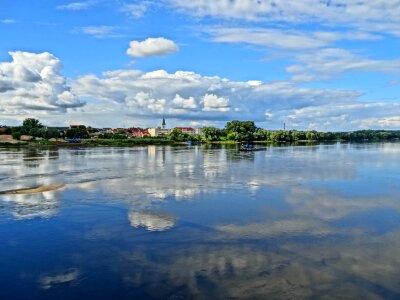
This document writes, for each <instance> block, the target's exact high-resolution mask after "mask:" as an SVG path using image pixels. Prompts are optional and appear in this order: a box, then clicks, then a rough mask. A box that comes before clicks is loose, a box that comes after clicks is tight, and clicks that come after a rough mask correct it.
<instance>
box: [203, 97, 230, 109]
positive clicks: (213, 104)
mask: <svg viewBox="0 0 400 300" xmlns="http://www.w3.org/2000/svg"><path fill="white" fill-rule="evenodd" d="M203 103H204V108H203V110H204V111H221V112H226V111H229V110H230V107H229V99H227V98H224V97H218V96H217V95H214V94H206V95H204V98H203Z"/></svg>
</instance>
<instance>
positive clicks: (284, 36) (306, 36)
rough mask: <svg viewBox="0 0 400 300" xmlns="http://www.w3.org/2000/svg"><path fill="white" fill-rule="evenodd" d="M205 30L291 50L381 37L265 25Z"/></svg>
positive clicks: (220, 38) (218, 38)
mask: <svg viewBox="0 0 400 300" xmlns="http://www.w3.org/2000/svg"><path fill="white" fill-rule="evenodd" d="M204 31H205V32H206V33H208V34H209V35H211V38H212V40H213V41H215V42H220V43H245V44H250V45H256V46H262V47H267V48H283V49H288V50H298V49H315V48H321V47H325V46H328V45H330V44H332V43H333V42H336V41H339V40H376V39H378V38H379V37H378V36H376V35H372V34H368V33H365V32H358V31H357V32H334V31H315V32H313V31H311V32H305V31H299V30H288V29H281V28H262V27H250V28H249V27H221V26H219V27H206V28H204Z"/></svg>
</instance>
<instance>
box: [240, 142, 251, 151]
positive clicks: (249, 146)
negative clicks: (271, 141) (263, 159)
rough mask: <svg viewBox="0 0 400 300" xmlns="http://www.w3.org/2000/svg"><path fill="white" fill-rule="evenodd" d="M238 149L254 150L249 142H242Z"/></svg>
mask: <svg viewBox="0 0 400 300" xmlns="http://www.w3.org/2000/svg"><path fill="white" fill-rule="evenodd" d="M239 150H240V151H254V150H255V148H254V145H253V144H251V143H243V144H241V145H240V149H239Z"/></svg>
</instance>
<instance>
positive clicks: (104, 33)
mask: <svg viewBox="0 0 400 300" xmlns="http://www.w3.org/2000/svg"><path fill="white" fill-rule="evenodd" d="M116 29H117V28H116V27H113V26H104V25H103V26H86V27H82V28H81V29H80V31H81V32H82V33H84V34H88V35H91V36H93V37H95V38H99V39H101V38H116V37H121V36H122V35H121V34H118V33H116V32H115V30H116Z"/></svg>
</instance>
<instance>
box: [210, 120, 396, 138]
mask: <svg viewBox="0 0 400 300" xmlns="http://www.w3.org/2000/svg"><path fill="white" fill-rule="evenodd" d="M202 138H203V139H204V140H206V141H209V142H212V141H268V142H300V141H315V142H328V141H345V142H352V141H354V142H356V141H357V142H359V141H387V140H396V139H400V131H399V130H359V131H352V132H318V131H315V130H311V131H300V130H266V129H263V128H258V127H257V126H256V125H255V124H254V122H252V121H231V122H228V123H226V125H225V128H223V129H219V128H216V127H204V128H203V129H202Z"/></svg>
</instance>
